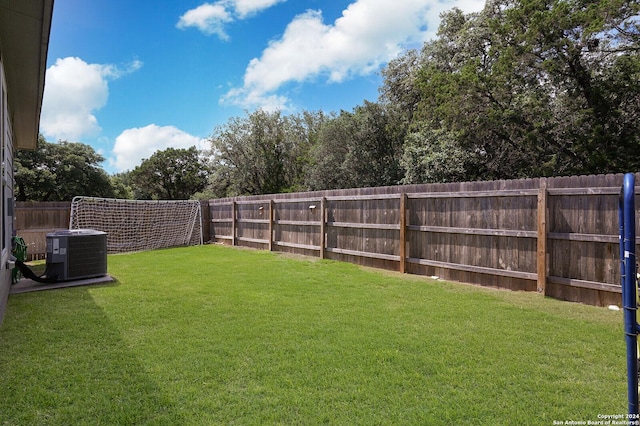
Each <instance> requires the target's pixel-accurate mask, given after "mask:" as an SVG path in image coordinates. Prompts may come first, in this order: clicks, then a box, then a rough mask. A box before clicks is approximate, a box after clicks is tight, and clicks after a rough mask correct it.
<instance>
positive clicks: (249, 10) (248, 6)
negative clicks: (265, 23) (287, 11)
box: [228, 0, 287, 19]
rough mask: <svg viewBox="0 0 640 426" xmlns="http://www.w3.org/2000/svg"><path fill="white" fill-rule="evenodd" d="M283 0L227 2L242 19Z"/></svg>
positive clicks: (238, 0) (237, 0) (239, 0)
mask: <svg viewBox="0 0 640 426" xmlns="http://www.w3.org/2000/svg"><path fill="white" fill-rule="evenodd" d="M285 1H287V0H233V1H229V2H228V3H229V4H230V6H231V7H232V8H233V9H234V10H235V11H236V13H237V14H238V16H239V18H241V19H244V18H245V17H247V16H251V15H254V14H256V13H258V12H261V11H263V10H265V9H268V8H270V7H272V6H275V5H276V4H278V3H284V2H285Z"/></svg>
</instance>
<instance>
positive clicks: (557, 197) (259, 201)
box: [209, 175, 640, 306]
mask: <svg viewBox="0 0 640 426" xmlns="http://www.w3.org/2000/svg"><path fill="white" fill-rule="evenodd" d="M621 183H622V175H599V176H579V177H568V178H566V177H563V178H541V179H525V180H515V181H495V182H470V183H455V184H432V185H409V186H396V187H383V188H364V189H363V188H360V189H351V190H334V191H319V192H313V193H299V194H277V195H263V196H252V197H237V198H229V199H218V200H210V201H209V214H210V216H211V240H212V241H214V242H220V243H224V244H229V245H238V246H246V247H253V248H257V249H265V250H275V251H283V252H290V253H298V254H304V255H311V256H318V257H320V258H328V259H335V260H342V261H348V262H353V263H358V264H362V265H366V266H372V267H377V268H384V269H390V270H397V271H400V272H403V273H405V272H406V273H412V274H421V275H429V276H438V277H441V278H443V279H448V280H455V281H462V282H468V283H475V284H480V285H486V286H492V287H499V288H507V289H512V290H524V291H538V292H540V293H542V294H545V295H547V296H551V297H555V298H558V299H562V300H570V301H576V302H582V303H587V304H592V305H600V306H604V305H608V304H619V303H620V297H621V296H620V294H621V290H620V275H619V253H618V249H617V246H618V224H617V220H618V219H617V202H618V201H617V200H618V195H619V192H620V186H621ZM639 241H640V239H639Z"/></svg>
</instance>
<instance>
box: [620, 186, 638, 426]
mask: <svg viewBox="0 0 640 426" xmlns="http://www.w3.org/2000/svg"><path fill="white" fill-rule="evenodd" d="M635 210H636V209H635V176H634V174H633V173H627V174H626V175H625V176H624V182H623V184H622V190H621V192H620V201H619V204H618V217H619V220H620V275H621V281H622V283H621V284H622V305H623V309H624V333H625V341H626V344H627V394H628V398H629V414H631V415H634V416H637V415H638V345H637V343H638V331H639V330H640V327H639V326H638V322H637V311H638V287H637V279H636V217H635ZM632 418H637V417H632Z"/></svg>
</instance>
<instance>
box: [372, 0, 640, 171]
mask: <svg viewBox="0 0 640 426" xmlns="http://www.w3.org/2000/svg"><path fill="white" fill-rule="evenodd" d="M639 7H640V6H639V3H638V2H637V1H631V0H490V1H488V2H487V5H486V7H485V8H484V10H483V11H481V12H479V13H472V14H464V13H462V12H461V11H460V10H458V9H453V10H451V11H448V12H446V13H444V14H443V15H442V21H441V26H440V28H439V31H438V37H437V38H436V39H435V40H432V41H430V42H427V43H425V45H424V46H423V49H422V51H420V53H419V55H417V53H416V52H409V53H407V54H406V55H404V56H403V57H400V58H399V59H397V60H396V61H393V62H392V63H391V64H390V66H389V67H388V68H387V69H386V70H385V72H384V73H383V74H384V75H385V84H384V85H383V89H382V91H381V92H382V99H383V100H385V101H388V102H391V103H395V104H401V105H404V107H403V108H405V109H407V110H409V111H411V114H410V115H408V116H407V117H408V127H407V130H408V133H407V139H406V142H408V143H405V155H404V157H403V158H404V161H403V166H404V167H405V169H406V171H407V174H406V175H405V179H404V181H405V182H407V181H409V180H412V179H423V178H424V179H436V180H438V179H448V178H456V179H466V180H475V179H499V178H519V177H532V176H551V175H565V174H581V173H606V172H618V171H623V170H635V169H637V168H638V167H639V166H640V160H638V157H637V156H634V155H630V154H629V153H631V152H634V151H636V150H637V149H638V148H639V147H640V145H639V144H640V140H639V137H640V136H639V135H640V131H639V130H640V128H639V126H640V124H639V123H640V120H638V105H639V103H640V86H639V84H640V74H639V73H638V71H639V70H640V63H639V60H640V59H639V58H640V55H639V52H640V44H639V40H640V37H639V34H640V31H639V23H640V20H638V19H637V16H638V13H639ZM434 135H439V136H438V137H439V138H441V139H440V142H438V143H434V139H433V137H434ZM443 143H444V144H443ZM447 150H452V151H453V152H455V151H458V150H462V151H464V153H465V154H466V155H465V156H464V158H463V159H464V164H463V165H462V166H463V168H464V173H462V174H457V176H455V177H454V176H449V177H446V176H443V175H442V173H426V174H425V173H422V172H421V171H420V170H412V169H411V168H412V167H423V168H424V167H428V166H426V165H427V164H428V163H429V162H430V161H432V159H438V158H439V157H440V158H441V159H444V158H445V157H446V155H445V157H442V156H441V155H440V154H441V153H443V152H445V153H446V151H447ZM625 153H626V154H625ZM419 155H423V156H424V161H419V158H418V156H419ZM438 163H439V164H442V163H441V162H440V161H438ZM459 166H461V164H459V163H456V164H455V165H454V166H453V167H454V169H456V170H459V171H460V170H462V169H460V167H459ZM407 168H408V169H407ZM436 168H437V166H436Z"/></svg>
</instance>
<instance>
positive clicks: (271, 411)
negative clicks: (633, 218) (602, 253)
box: [0, 245, 627, 425]
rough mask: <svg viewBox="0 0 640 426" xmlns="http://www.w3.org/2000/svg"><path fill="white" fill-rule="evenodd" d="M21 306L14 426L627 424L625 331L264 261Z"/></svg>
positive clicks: (130, 271)
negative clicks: (620, 420)
mask: <svg viewBox="0 0 640 426" xmlns="http://www.w3.org/2000/svg"><path fill="white" fill-rule="evenodd" d="M109 273H110V274H111V275H113V276H114V277H115V278H117V280H118V282H117V283H115V284H110V285H102V286H96V287H83V288H73V289H63V290H54V291H46V292H36V293H27V294H19V295H12V296H11V297H10V299H9V306H8V309H7V314H6V317H5V320H4V324H3V326H2V328H0V424H3V425H45V424H46V425H83V424H86V425H98V424H102V425H111V424H122V425H124V424H136V425H139V424H152V425H179V424H190V425H208V424H241V425H246V424H249V425H262V424H283V425H290V424H300V425H313V424H325V423H326V424H340V425H357V424H360V425H373V424H389V425H398V424H406V425H417V424H425V425H440V424H442V425H453V424H456V425H459V424H488V425H494V424H495V425H535V424H540V425H551V424H553V421H554V420H555V421H562V422H564V421H565V420H581V421H588V420H592V421H595V420H598V418H597V416H598V414H619V413H624V412H625V411H626V406H627V403H626V400H627V397H626V373H625V346H624V333H623V327H622V313H621V312H613V311H610V310H608V309H605V308H596V307H591V306H584V305H579V304H572V303H567V302H560V301H556V300H551V299H545V298H543V297H542V296H540V295H537V294H531V293H516V292H507V291H498V290H490V289H483V288H477V287H472V286H467V285H461V284H451V283H445V282H439V281H431V280H428V279H426V278H423V277H416V276H401V275H399V274H395V273H388V272H380V271H374V270H369V269H363V268H360V267H358V266H355V265H351V264H346V263H339V262H331V261H319V260H315V259H306V258H304V259H303V258H292V257H287V256H282V255H276V254H273V253H269V252H264V251H249V250H239V249H233V248H227V247H220V246H213V245H209V246H198V247H189V248H179V249H170V250H160V251H153V252H146V253H136V254H128V255H116V256H110V257H109Z"/></svg>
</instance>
